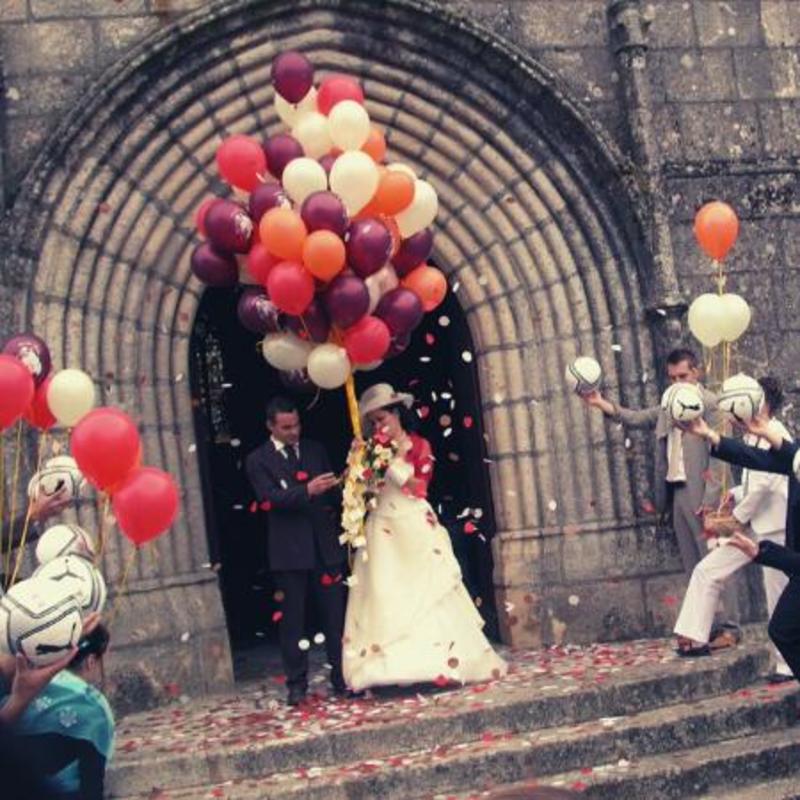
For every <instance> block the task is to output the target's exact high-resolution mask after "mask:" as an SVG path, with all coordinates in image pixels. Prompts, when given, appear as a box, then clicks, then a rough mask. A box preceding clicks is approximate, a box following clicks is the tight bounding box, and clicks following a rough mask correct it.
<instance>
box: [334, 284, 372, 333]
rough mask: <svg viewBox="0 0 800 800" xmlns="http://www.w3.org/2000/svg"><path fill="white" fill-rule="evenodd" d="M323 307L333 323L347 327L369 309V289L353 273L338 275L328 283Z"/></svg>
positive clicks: (340, 326)
mask: <svg viewBox="0 0 800 800" xmlns="http://www.w3.org/2000/svg"><path fill="white" fill-rule="evenodd" d="M325 308H326V310H327V312H328V316H329V317H330V318H331V322H333V324H334V325H336V326H337V327H339V328H349V327H350V326H351V325H354V324H355V323H356V322H358V321H359V320H360V319H361V317H363V316H364V314H366V313H367V311H368V310H369V289H367V285H366V284H365V283H364V281H362V280H361V278H357V277H356V276H355V275H338V276H337V277H335V278H334V279H333V280H332V281H331V282H330V283H329V284H328V289H327V291H326V292H325Z"/></svg>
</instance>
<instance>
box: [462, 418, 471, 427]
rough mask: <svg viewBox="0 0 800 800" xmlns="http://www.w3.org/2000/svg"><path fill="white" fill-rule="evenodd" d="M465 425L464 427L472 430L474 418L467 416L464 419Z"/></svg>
mask: <svg viewBox="0 0 800 800" xmlns="http://www.w3.org/2000/svg"><path fill="white" fill-rule="evenodd" d="M463 424H464V427H465V428H467V429H469V428H471V427H472V424H473V419H472V417H470V416H466V417H464V422H463Z"/></svg>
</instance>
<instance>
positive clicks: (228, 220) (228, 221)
mask: <svg viewBox="0 0 800 800" xmlns="http://www.w3.org/2000/svg"><path fill="white" fill-rule="evenodd" d="M205 225H206V235H207V236H208V238H209V240H210V241H211V243H212V244H213V245H214V247H215V248H216V249H217V250H222V251H225V252H226V253H246V252H247V251H248V250H249V249H250V242H251V239H252V237H253V220H252V219H250V215H249V214H248V213H247V211H246V210H245V209H244V208H243V207H242V206H240V205H239V204H238V203H234V202H233V200H215V201H214V202H213V203H212V204H211V205H210V206H209V209H208V211H207V213H206V219H205Z"/></svg>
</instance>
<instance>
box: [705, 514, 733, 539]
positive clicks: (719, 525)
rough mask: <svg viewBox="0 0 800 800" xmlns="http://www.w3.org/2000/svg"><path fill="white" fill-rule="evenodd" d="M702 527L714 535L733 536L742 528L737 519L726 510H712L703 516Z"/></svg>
mask: <svg viewBox="0 0 800 800" xmlns="http://www.w3.org/2000/svg"><path fill="white" fill-rule="evenodd" d="M703 527H704V528H705V529H706V530H707V531H708V532H710V533H713V534H714V536H733V534H734V533H736V532H737V531H740V530H741V529H742V525H741V523H740V522H739V520H737V519H736V517H734V516H733V515H732V514H730V513H728V512H727V511H712V512H711V513H710V514H706V515H705V516H704V517H703Z"/></svg>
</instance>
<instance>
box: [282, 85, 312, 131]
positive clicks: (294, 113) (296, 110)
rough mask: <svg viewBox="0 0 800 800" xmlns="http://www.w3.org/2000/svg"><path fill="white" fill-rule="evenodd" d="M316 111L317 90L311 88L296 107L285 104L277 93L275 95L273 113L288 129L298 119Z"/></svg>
mask: <svg viewBox="0 0 800 800" xmlns="http://www.w3.org/2000/svg"><path fill="white" fill-rule="evenodd" d="M316 110H317V90H316V89H315V88H314V87H313V86H312V87H311V88H310V89H309V90H308V94H306V96H305V97H304V98H303V99H302V100H301V101H300V102H299V103H297V104H296V105H292V103H287V102H286V100H284V99H283V98H282V97H281V96H280V95H279V94H278V93H277V92H276V93H275V111H276V112H277V113H278V116H279V117H280V118H281V121H282V122H283V123H284V124H285V125H288V126H289V127H290V128H292V127H294V126H295V125H296V124H297V123H298V122H299V121H300V118H301V117H303V116H305V115H306V114H310V113H311V112H312V111H316Z"/></svg>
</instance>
